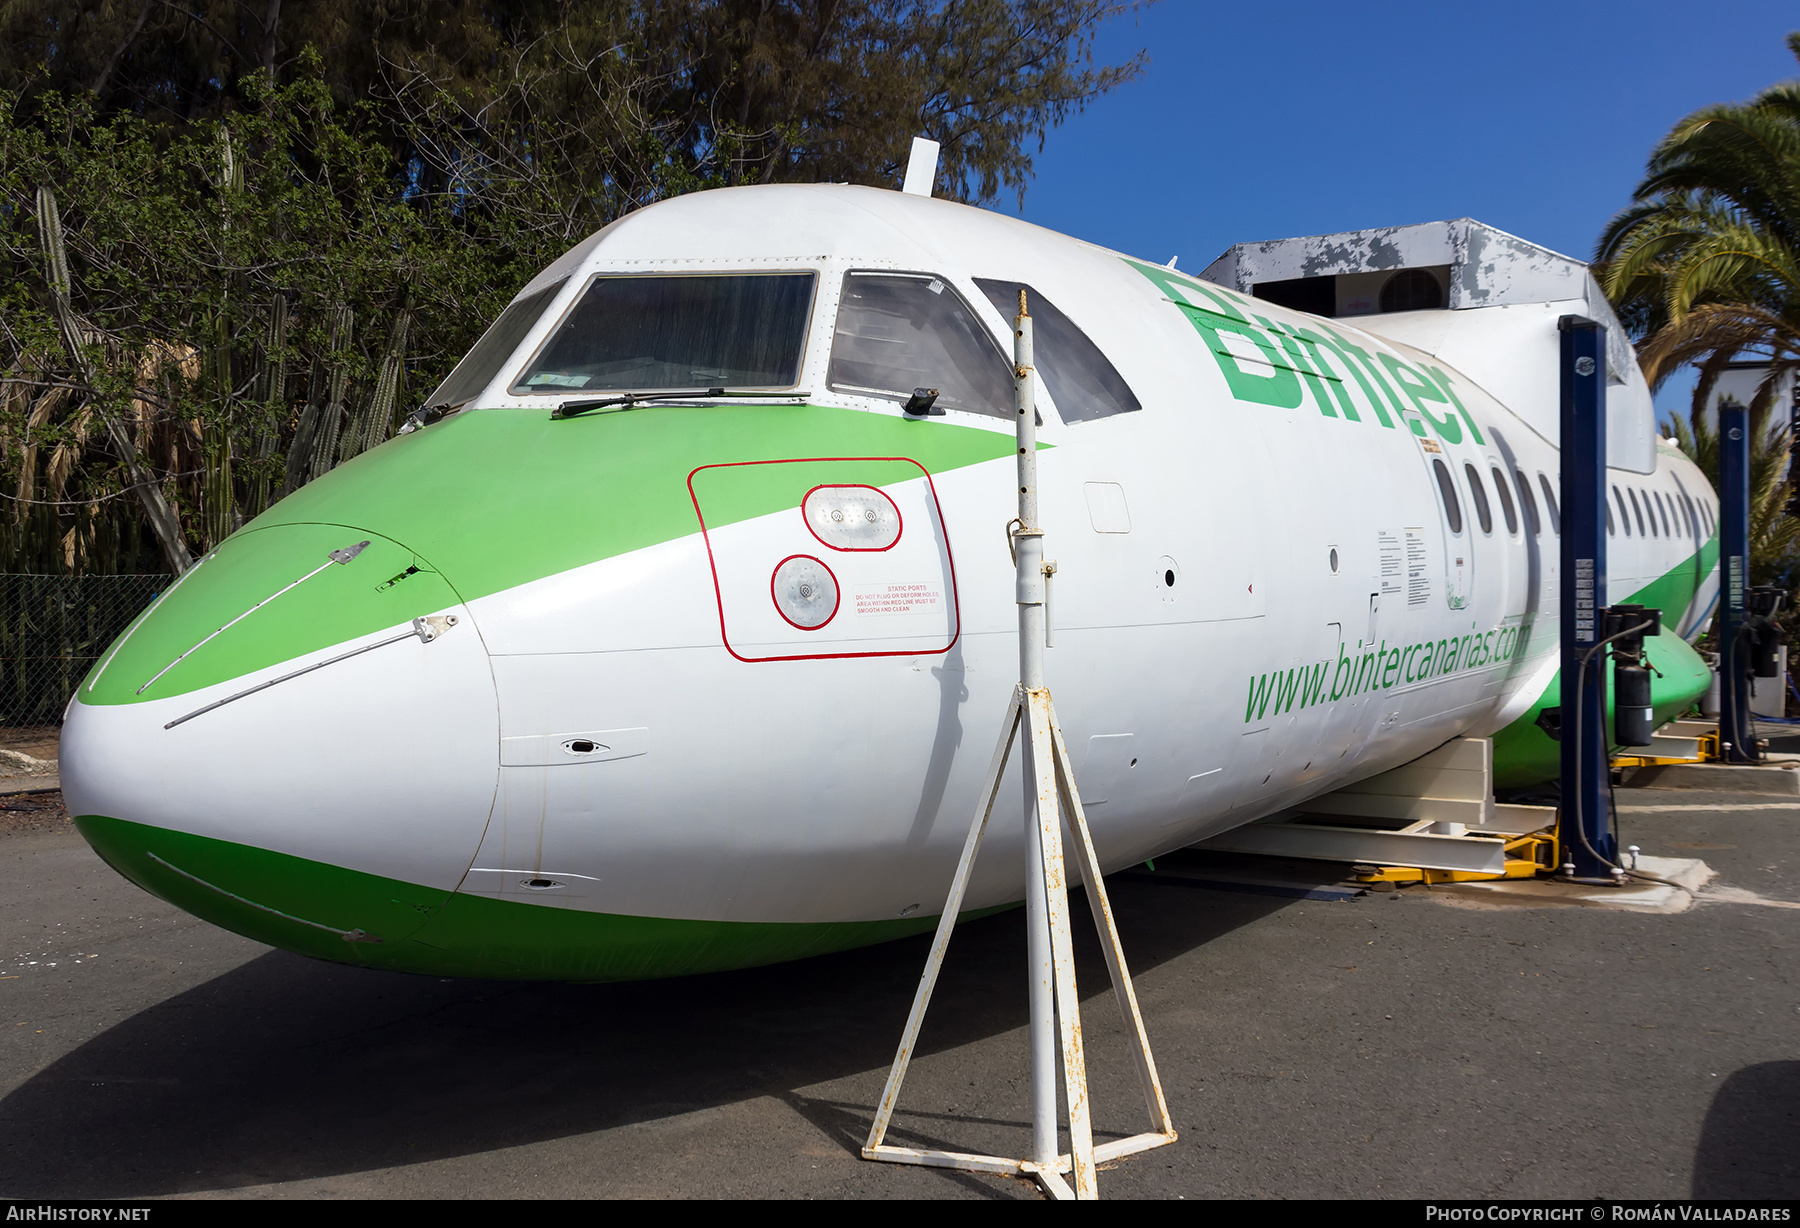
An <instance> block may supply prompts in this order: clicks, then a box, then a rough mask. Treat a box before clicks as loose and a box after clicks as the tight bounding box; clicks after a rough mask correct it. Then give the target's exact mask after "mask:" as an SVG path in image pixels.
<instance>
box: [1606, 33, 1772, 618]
mask: <svg viewBox="0 0 1800 1228" xmlns="http://www.w3.org/2000/svg"><path fill="white" fill-rule="evenodd" d="M1787 45H1788V49H1789V51H1791V52H1792V53H1793V54H1794V56H1795V58H1796V59H1800V32H1797V33H1794V34H1790V35H1788V39H1787ZM1632 201H1633V203H1632V205H1631V207H1630V208H1629V209H1627V210H1625V211H1624V212H1623V213H1621V214H1619V215H1618V216H1617V217H1615V218H1614V219H1613V220H1612V222H1611V223H1610V224H1609V225H1608V226H1607V228H1606V231H1605V233H1604V234H1603V235H1602V236H1601V238H1600V242H1599V244H1598V246H1597V251H1596V256H1595V264H1596V267H1595V270H1594V271H1595V273H1596V275H1598V277H1599V278H1600V284H1601V286H1602V287H1603V288H1604V289H1605V290H1606V293H1607V296H1608V297H1609V298H1610V299H1611V300H1612V301H1613V303H1614V305H1615V306H1616V308H1617V309H1618V312H1619V316H1620V318H1621V319H1622V320H1623V321H1624V322H1625V324H1626V326H1627V327H1628V328H1629V329H1630V330H1631V331H1632V333H1633V334H1634V336H1635V338H1636V339H1637V342H1638V362H1639V364H1640V365H1641V366H1642V367H1643V370H1644V377H1645V379H1646V380H1648V381H1649V383H1650V386H1651V387H1652V388H1657V387H1659V386H1660V385H1662V384H1663V383H1664V382H1665V381H1666V380H1667V379H1668V378H1669V376H1670V375H1671V374H1673V373H1674V372H1675V371H1677V370H1679V369H1680V368H1681V367H1683V366H1685V365H1688V364H1692V365H1694V366H1695V367H1697V368H1698V370H1699V379H1698V380H1697V381H1696V384H1695V387H1694V399H1693V408H1692V410H1691V411H1690V413H1689V415H1688V421H1687V422H1686V423H1683V422H1681V421H1679V420H1677V421H1676V423H1675V436H1676V441H1677V443H1679V444H1680V445H1681V447H1682V450H1683V451H1685V452H1687V453H1688V454H1689V455H1690V456H1692V457H1693V458H1694V460H1695V461H1696V463H1698V464H1699V465H1700V467H1701V469H1702V470H1703V471H1704V472H1706V473H1708V474H1710V475H1711V476H1712V477H1713V479H1714V481H1715V483H1716V482H1717V479H1718V440H1717V432H1716V424H1715V423H1713V422H1712V420H1711V419H1710V417H1709V415H1708V414H1707V412H1706V406H1707V404H1708V402H1709V401H1710V400H1711V397H1712V392H1713V388H1714V386H1715V384H1716V383H1717V381H1718V378H1719V376H1720V375H1721V374H1722V373H1723V372H1724V371H1725V369H1726V367H1727V366H1728V365H1729V364H1730V363H1732V362H1734V361H1739V360H1741V359H1752V360H1754V361H1759V362H1765V363H1767V364H1768V369H1767V373H1766V375H1765V377H1764V379H1763V380H1762V382H1761V384H1760V386H1759V387H1758V388H1757V390H1756V392H1755V394H1754V395H1753V396H1752V398H1751V401H1750V406H1749V409H1750V426H1751V441H1752V443H1751V500H1750V502H1751V515H1750V540H1751V563H1750V571H1751V579H1752V583H1759V584H1760V583H1775V584H1780V585H1782V586H1783V587H1786V588H1788V589H1789V590H1790V592H1791V591H1792V590H1793V588H1794V585H1795V584H1796V582H1800V567H1797V565H1796V564H1797V563H1800V558H1797V555H1796V548H1797V546H1800V522H1797V521H1795V520H1794V519H1793V518H1792V517H1790V516H1786V515H1783V505H1784V504H1785V503H1786V501H1787V499H1788V498H1789V496H1790V495H1791V494H1792V490H1791V483H1790V481H1789V480H1788V478H1787V476H1786V471H1787V465H1786V463H1785V462H1786V460H1787V445H1788V442H1789V439H1788V434H1789V423H1788V422H1787V421H1785V420H1782V419H1785V417H1786V415H1785V414H1783V415H1777V416H1776V418H1775V420H1773V421H1772V420H1771V415H1770V410H1771V409H1772V408H1773V401H1774V394H1775V390H1776V387H1777V386H1778V384H1779V383H1780V382H1781V380H1782V377H1783V376H1785V375H1787V374H1789V373H1790V372H1794V371H1796V370H1800V82H1794V81H1790V82H1784V83H1783V84H1781V85H1776V86H1773V87H1771V88H1769V89H1767V90H1764V91H1763V92H1762V93H1760V94H1758V95H1757V96H1756V97H1755V98H1753V99H1751V100H1750V101H1749V102H1746V103H1730V104H1721V105H1717V106H1711V107H1707V108H1705V109H1703V110H1700V111H1696V112H1695V113H1694V114H1692V115H1690V116H1688V117H1687V118H1686V119H1684V120H1682V121H1681V122H1680V123H1678V124H1676V125H1675V127H1674V129H1673V130H1671V131H1670V133H1669V135H1668V136H1666V137H1665V138H1663V140H1662V142H1661V143H1660V144H1659V145H1658V146H1657V147H1656V149H1655V150H1654V151H1653V152H1652V153H1651V155H1650V162H1649V166H1648V167H1647V169H1646V174H1645V178H1644V180H1643V182H1642V183H1640V184H1638V186H1637V190H1636V191H1635V192H1634V193H1633V194H1632Z"/></svg>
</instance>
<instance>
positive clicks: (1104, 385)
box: [975, 277, 1143, 422]
mask: <svg viewBox="0 0 1800 1228" xmlns="http://www.w3.org/2000/svg"><path fill="white" fill-rule="evenodd" d="M975 285H976V286H977V287H978V288H979V289H980V290H981V292H982V293H983V294H985V295H987V299H988V302H990V303H992V304H993V305H994V310H996V311H998V312H999V313H1000V316H1001V318H1002V319H1004V320H1006V321H1008V322H1009V323H1010V322H1011V321H1012V319H1013V317H1015V316H1017V315H1018V314H1019V291H1021V290H1023V291H1024V292H1025V295H1026V300H1025V305H1026V310H1027V311H1029V312H1031V322H1032V341H1033V354H1034V356H1035V357H1036V359H1037V369H1038V371H1039V373H1040V374H1042V375H1043V377H1044V383H1045V385H1046V386H1047V387H1048V388H1049V389H1050V395H1051V396H1052V397H1053V398H1054V399H1055V400H1056V409H1057V412H1058V413H1060V414H1061V415H1062V420H1063V421H1064V422H1093V421H1095V420H1096V419H1099V418H1110V417H1112V416H1113V415H1114V414H1127V413H1131V412H1132V411H1134V410H1138V409H1142V408H1143V406H1142V405H1140V404H1139V403H1138V399H1137V397H1136V396H1135V395H1134V394H1133V393H1132V391H1131V387H1130V385H1128V384H1127V383H1126V382H1125V380H1124V378H1123V377H1122V376H1120V374H1119V371H1118V368H1117V367H1115V366H1113V365H1112V363H1111V362H1110V361H1108V359H1107V357H1106V355H1105V354H1103V353H1101V352H1100V347H1099V346H1097V345H1095V344H1094V343H1093V342H1092V341H1090V340H1089V339H1088V335H1087V334H1086V333H1084V332H1082V331H1081V329H1080V328H1079V327H1077V326H1076V324H1075V321H1073V320H1071V319H1070V318H1069V317H1068V316H1066V315H1064V314H1063V313H1062V312H1061V311H1059V310H1057V307H1056V304H1055V303H1052V302H1051V301H1050V300H1049V299H1047V298H1045V297H1044V296H1043V295H1042V294H1039V293H1038V292H1037V291H1036V290H1034V289H1032V288H1031V287H1030V286H1028V285H1025V284H1023V283H1022V282H1016V281H995V280H993V279H991V278H987V277H977V278H976V279H975Z"/></svg>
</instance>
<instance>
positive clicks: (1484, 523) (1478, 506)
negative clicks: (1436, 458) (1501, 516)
mask: <svg viewBox="0 0 1800 1228" xmlns="http://www.w3.org/2000/svg"><path fill="white" fill-rule="evenodd" d="M1463 476H1464V477H1466V478H1468V479H1469V499H1470V501H1471V502H1472V503H1474V504H1475V518H1476V519H1477V520H1479V521H1481V531H1482V532H1483V533H1492V532H1493V531H1494V513H1493V511H1492V509H1490V508H1489V507H1488V501H1487V488H1486V487H1484V486H1483V485H1482V484H1481V472H1480V470H1478V469H1476V468H1475V466H1473V465H1464V466H1463Z"/></svg>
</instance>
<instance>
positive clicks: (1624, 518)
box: [1613, 486, 1643, 537]
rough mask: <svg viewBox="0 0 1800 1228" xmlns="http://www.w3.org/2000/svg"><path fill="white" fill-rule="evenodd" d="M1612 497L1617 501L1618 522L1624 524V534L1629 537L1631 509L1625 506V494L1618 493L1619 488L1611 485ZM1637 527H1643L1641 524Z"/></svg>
mask: <svg viewBox="0 0 1800 1228" xmlns="http://www.w3.org/2000/svg"><path fill="white" fill-rule="evenodd" d="M1613 498H1615V499H1617V500H1618V501H1619V522H1620V523H1621V524H1623V525H1624V526H1625V536H1626V537H1630V536H1631V509H1630V508H1628V507H1626V506H1625V496H1624V495H1622V494H1620V493H1619V488H1618V487H1617V486H1615V487H1613ZM1638 527H1639V528H1640V529H1641V528H1643V526H1642V525H1639V526H1638Z"/></svg>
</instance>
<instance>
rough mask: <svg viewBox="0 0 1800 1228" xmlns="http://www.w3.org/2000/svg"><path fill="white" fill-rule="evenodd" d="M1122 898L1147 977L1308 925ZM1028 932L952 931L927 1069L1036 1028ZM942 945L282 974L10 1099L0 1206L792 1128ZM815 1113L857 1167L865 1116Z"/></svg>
mask: <svg viewBox="0 0 1800 1228" xmlns="http://www.w3.org/2000/svg"><path fill="white" fill-rule="evenodd" d="M1319 873H1320V878H1319V881H1320V882H1325V881H1329V880H1330V878H1331V877H1332V875H1331V874H1330V872H1329V871H1328V870H1324V869H1321V870H1320V872H1319ZM1109 891H1110V893H1111V895H1112V899H1113V907H1114V910H1115V913H1116V915H1117V916H1118V919H1119V925H1120V929H1121V933H1122V936H1123V938H1124V941H1125V948H1126V951H1127V953H1128V957H1129V958H1130V959H1131V961H1132V966H1133V969H1134V972H1137V973H1139V974H1141V973H1142V972H1143V971H1145V970H1148V969H1150V968H1154V967H1156V966H1157V965H1159V964H1162V963H1164V962H1166V961H1168V960H1171V959H1174V958H1177V957H1179V956H1181V955H1183V954H1186V953H1187V952H1190V951H1192V950H1194V949H1195V948H1197V947H1200V946H1203V945H1204V944H1206V943H1207V942H1209V941H1211V940H1212V939H1214V938H1216V937H1218V936H1220V935H1223V934H1226V933H1229V932H1230V931H1232V930H1234V929H1236V928H1238V927H1239V926H1243V925H1247V924H1250V923H1252V922H1254V921H1256V920H1257V919H1259V918H1261V917H1264V916H1267V915H1269V914H1270V913H1273V912H1275V911H1277V910H1279V909H1281V908H1284V907H1286V906H1288V905H1289V904H1291V903H1294V902H1295V901H1294V900H1292V899H1283V898H1279V897H1271V896H1264V895H1254V894H1237V893H1226V892H1216V891H1199V890H1179V889H1171V888H1170V887H1168V886H1164V885H1162V884H1160V883H1157V882H1155V881H1145V880H1144V879H1142V878H1141V877H1128V878H1124V879H1115V880H1112V882H1111V883H1110V884H1109ZM1072 902H1073V903H1074V904H1075V908H1074V913H1075V921H1076V933H1077V948H1076V950H1077V959H1078V975H1079V978H1080V983H1081V985H1082V987H1083V989H1082V992H1083V999H1084V1001H1085V1002H1086V1003H1087V1006H1086V1010H1085V1011H1084V1014H1085V1013H1094V1017H1095V1018H1099V1015H1098V1013H1097V1012H1099V1011H1105V1012H1106V1014H1107V1015H1108V1016H1111V1017H1112V1018H1113V1019H1114V1020H1116V1013H1114V1012H1113V1011H1112V1009H1111V1005H1110V1003H1109V1002H1106V1001H1103V1000H1098V999H1097V995H1101V994H1109V993H1110V991H1109V990H1108V989H1107V981H1106V972H1105V966H1104V964H1103V963H1102V962H1101V957H1100V952H1099V947H1098V944H1097V942H1096V940H1095V937H1094V931H1093V926H1092V923H1091V921H1090V920H1089V918H1088V914H1087V910H1086V906H1085V904H1084V903H1082V902H1080V897H1079V896H1077V897H1076V900H1074V901H1072ZM1023 917H1024V914H1023V910H1015V911H1012V912H1009V913H1004V914H1001V915H999V916H995V917H989V918H986V919H984V920H981V921H976V922H971V923H968V924H965V925H963V926H960V927H958V929H957V933H956V938H955V941H954V942H953V943H952V944H951V950H950V957H949V959H948V960H947V961H946V964H945V968H944V972H943V975H942V977H941V978H940V981H939V984H938V988H937V992H936V996H935V998H934V1000H933V1007H932V1012H931V1015H930V1016H929V1017H928V1019H927V1022H926V1027H925V1031H924V1034H923V1036H922V1038H921V1044H920V1052H921V1053H924V1054H929V1053H933V1052H938V1051H942V1050H945V1049H950V1048H953V1047H956V1046H959V1045H963V1044H966V1043H969V1042H971V1041H976V1040H979V1039H982V1038H985V1037H990V1036H994V1035H997V1034H1000V1033H1004V1032H1007V1031H1010V1030H1012V1029H1015V1028H1021V1027H1023V1025H1024V1023H1025V1019H1026V1002H1025V985H1024V981H1025V978H1024V975H1023V973H1024V920H1023ZM928 943H929V936H920V937H917V938H913V939H907V940H904V941H900V942H892V943H886V944H883V945H881V946H876V947H868V948H864V949H862V950H858V951H849V952H844V953H840V954H837V955H830V956H823V957H820V958H816V959H811V960H806V961H802V962H799V963H792V964H785V965H780V966H776V967H770V968H761V969H751V970H747V971H742V972H732V973H720V974H714V975H710V976H698V977H688V978H682V979H677V980H668V981H650V982H638V983H630V984H617V985H562V984H535V983H513V982H495V981H479V982H478V981H442V980H437V979H434V978H427V977H415V976H408V975H404V974H398V973H385V972H371V971H368V970H365V969H358V968H351V967H345V966H341V965H334V964H326V963H321V962H315V961H312V960H308V959H305V958H302V957H299V956H295V955H290V954H287V953H285V952H279V951H272V952H270V953H268V954H266V955H262V956H259V957H257V958H254V959H251V960H250V961H248V962H247V963H245V964H243V965H241V966H239V967H237V968H235V969H233V970H232V971H231V972H228V973H226V974H224V975H222V976H219V977H216V978H214V979H213V980H211V981H209V982H207V983H206V984H204V985H200V986H197V987H196V988H194V989H191V990H189V991H187V992H186V993H183V994H179V995H177V996H176V997H174V998H171V999H169V1000H167V1001H165V1002H161V1003H159V1004H157V1005H156V1006H153V1007H150V1008H148V1009H146V1010H143V1011H141V1012H139V1013H138V1014H136V1015H135V1016H133V1017H131V1018H129V1019H126V1020H124V1021H122V1022H121V1023H119V1024H118V1025H117V1026H115V1027H112V1028H110V1029H108V1030H107V1031H106V1032H104V1033H102V1034H101V1035H99V1036H97V1037H95V1038H94V1039H93V1040H91V1041H89V1042H88V1043H87V1044H84V1045H82V1046H81V1047H80V1048H79V1049H76V1050H75V1051H74V1052H72V1053H70V1054H68V1055H67V1056H66V1057H64V1058H62V1059H61V1060H59V1061H57V1062H55V1063H54V1064H52V1065H51V1066H50V1067H48V1068H46V1069H45V1070H43V1071H41V1072H39V1073H38V1074H37V1075H35V1076H34V1077H32V1078H31V1079H30V1080H29V1081H27V1082H26V1083H24V1084H23V1085H21V1086H20V1087H19V1088H18V1089H17V1090H15V1091H14V1092H13V1093H12V1094H11V1095H8V1096H7V1097H5V1098H4V1100H0V1137H4V1138H6V1139H7V1140H8V1147H7V1148H5V1149H4V1151H3V1152H0V1155H3V1156H4V1158H0V1188H5V1189H8V1190H10V1191H13V1192H14V1193H15V1194H18V1195H21V1196H23V1195H25V1194H26V1193H29V1194H30V1196H32V1197H59V1198H114V1197H124V1196H130V1195H157V1194H174V1193H180V1192H184V1191H198V1190H216V1189H221V1188H235V1187H239V1186H245V1185H256V1184H263V1183H272V1182H282V1181H295V1180H302V1179H307V1178H316V1177H325V1176H332V1175H338V1174H345V1173H352V1172H360V1171H367V1170H370V1169H379V1168H385V1167H390V1166H398V1165H409V1164H417V1163H420V1162H424V1161H428V1160H436V1159H444V1158H448V1157H454V1156H461V1155H470V1154H478V1153H481V1152H485V1151H489V1150H493V1149H498V1148H503V1147H516V1146H519V1145H522V1144H529V1143H533V1142H539V1141H545V1140H551V1139H557V1138H563V1137H569V1136H575V1135H580V1134H585V1133H589V1132H592V1131H596V1130H604V1129H608V1128H611V1127H617V1126H621V1125H627V1124H631V1123H635V1122H641V1121H649V1120H654V1119H658V1118H663V1117H668V1116H671V1115H674V1114H678V1113H684V1112H689V1111H692V1110H696V1109H701V1108H706V1107H710V1106H714V1105H720V1104H728V1103H733V1102H737V1101H741V1100H746V1099H750V1098H753V1097H758V1096H774V1097H778V1098H782V1099H784V1100H785V1101H787V1102H788V1103H789V1104H794V1105H797V1106H798V1105H800V1104H801V1103H802V1102H801V1099H800V1098H797V1097H796V1096H795V1095H794V1094H793V1092H792V1089H795V1088H805V1087H809V1086H812V1085H815V1084H819V1083H823V1082H826V1081H829V1080H832V1079H835V1078H840V1077H843V1076H846V1075H852V1074H857V1073H859V1072H864V1071H873V1070H882V1069H885V1068H886V1066H887V1065H888V1063H889V1062H891V1061H892V1060H893V1055H894V1046H895V1045H896V1043H897V1042H898V1040H899V1032H900V1028H901V1025H902V1024H903V1023H904V1021H905V1018H906V1012H907V1009H908V1007H909V1005H910V1003H911V999H912V994H913V992H914V990H915V988H916V986H917V984H918V977H919V971H920V968H921V966H922V964H923V961H924V958H925V954H926V951H927V949H928ZM1093 1043H1094V1042H1092V1041H1090V1046H1091V1045H1092V1044H1093ZM1023 1064H1024V1063H1023V1050H1021V1060H1020V1065H1021V1069H1022V1068H1023ZM875 1094H876V1093H875V1092H874V1091H871V1093H870V1098H871V1100H872V1099H873V1096H874V1095H875ZM1136 1099H1137V1098H1136V1096H1135V1095H1133V1096H1132V1097H1131V1100H1132V1101H1136ZM920 1107H922V1108H924V1107H929V1106H925V1105H921V1106H920ZM802 1111H803V1115H806V1116H808V1117H809V1118H810V1119H812V1120H813V1121H814V1122H815V1123H816V1124H818V1125H820V1126H821V1127H823V1128H825V1129H826V1130H827V1133H829V1134H831V1136H832V1137H833V1138H834V1139H836V1140H837V1141H840V1142H841V1143H842V1144H843V1145H844V1146H845V1148H846V1149H847V1150H848V1151H849V1152H850V1153H851V1154H856V1151H857V1149H858V1148H859V1147H860V1145H861V1142H862V1138H863V1135H864V1134H865V1133H866V1131H867V1129H868V1122H869V1120H870V1118H871V1117H872V1115H873V1111H874V1106H873V1104H872V1103H871V1104H870V1105H868V1106H863V1107H860V1108H859V1107H856V1106H847V1105H841V1104H840V1105H829V1106H828V1105H826V1104H823V1103H821V1102H818V1101H813V1102H811V1104H810V1105H808V1106H806V1107H805V1108H803V1110H802ZM1022 1111H1023V1106H1022V1105H1021V1112H1022ZM1133 1128H1141V1126H1134V1127H1133ZM925 1129H926V1131H927V1133H929V1132H930V1127H929V1126H928V1125H927V1126H925ZM903 1133H904V1132H902V1131H899V1130H897V1131H896V1135H895V1141H905V1140H904V1139H903V1138H902V1134H903Z"/></svg>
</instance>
